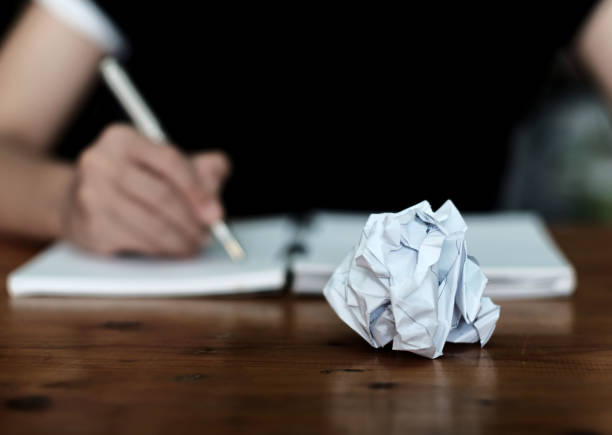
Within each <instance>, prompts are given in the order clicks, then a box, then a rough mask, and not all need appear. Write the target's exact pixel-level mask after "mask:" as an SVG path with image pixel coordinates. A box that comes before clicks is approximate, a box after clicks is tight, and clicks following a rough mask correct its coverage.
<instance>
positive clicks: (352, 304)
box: [324, 200, 500, 358]
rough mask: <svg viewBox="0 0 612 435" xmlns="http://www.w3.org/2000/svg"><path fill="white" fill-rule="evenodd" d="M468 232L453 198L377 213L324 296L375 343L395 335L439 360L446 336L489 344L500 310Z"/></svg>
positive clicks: (400, 344) (402, 345) (406, 346)
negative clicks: (438, 203) (471, 253)
mask: <svg viewBox="0 0 612 435" xmlns="http://www.w3.org/2000/svg"><path fill="white" fill-rule="evenodd" d="M466 231H467V225H466V224H465V221H464V220H463V218H462V217H461V214H460V213H459V211H458V210H457V208H456V207H455V205H454V204H453V203H452V202H451V201H450V200H449V201H446V202H445V203H444V205H442V207H440V208H439V209H438V210H437V211H436V212H435V213H434V212H433V211H432V209H431V206H430V205H429V203H428V202H427V201H423V202H421V203H419V204H417V205H415V206H413V207H410V208H407V209H406V210H403V211H401V212H399V213H382V214H372V215H370V217H369V219H368V221H367V223H366V225H365V227H364V229H363V232H362V234H361V239H360V240H359V243H358V244H357V245H356V246H355V247H354V248H353V249H352V250H351V251H350V252H349V253H348V255H347V256H346V258H345V259H344V260H343V262H342V263H341V264H340V265H339V266H338V268H337V269H336V271H335V272H334V274H333V275H332V277H331V278H330V280H329V281H328V283H327V284H326V286H325V289H324V294H325V297H326V298H327V301H328V302H329V303H330V305H331V306H332V308H333V309H334V310H335V312H336V313H337V314H338V316H340V318H341V319H342V320H343V321H344V322H345V323H347V324H348V325H349V326H350V327H351V328H353V329H354V330H355V331H356V332H357V333H358V334H359V335H361V336H362V337H363V338H364V339H365V340H366V341H367V342H368V343H370V344H371V345H372V346H373V347H382V346H384V345H386V344H387V343H389V342H390V341H391V340H393V349H395V350H407V351H410V352H414V353H416V354H418V355H422V356H424V357H427V358H437V357H439V356H440V355H442V349H443V348H444V344H445V343H446V342H447V341H449V342H452V343H475V342H477V341H480V345H481V346H484V345H485V344H486V343H487V341H489V338H491V335H492V334H493V330H494V329H495V324H496V323H497V319H498V318H499V313H500V310H499V306H497V305H495V304H494V303H493V302H492V301H491V299H490V298H488V297H483V296H482V294H483V291H484V289H485V286H486V285H487V278H486V277H485V275H484V274H483V272H482V270H481V269H480V266H479V265H478V262H477V261H476V259H475V258H473V257H470V256H469V255H468V251H467V246H466V241H465V233H466Z"/></svg>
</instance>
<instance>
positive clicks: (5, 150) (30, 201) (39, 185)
mask: <svg viewBox="0 0 612 435" xmlns="http://www.w3.org/2000/svg"><path fill="white" fill-rule="evenodd" d="M73 177H74V170H73V168H72V167H71V166H70V165H68V164H64V163H60V162H56V161H53V160H52V159H50V158H49V157H46V156H44V155H42V154H38V153H36V152H33V151H31V150H29V149H28V148H27V147H26V146H24V144H22V143H19V140H16V139H13V138H10V137H3V136H1V135H0V204H1V206H0V232H3V233H11V234H19V235H24V236H28V237H34V238H39V239H51V238H54V237H57V236H59V235H60V234H61V230H62V215H63V210H64V207H65V204H66V201H67V199H68V195H69V191H70V186H71V183H72V180H73Z"/></svg>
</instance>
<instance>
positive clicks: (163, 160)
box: [126, 137, 206, 215]
mask: <svg viewBox="0 0 612 435" xmlns="http://www.w3.org/2000/svg"><path fill="white" fill-rule="evenodd" d="M126 152H127V153H128V157H129V158H130V159H131V160H132V161H133V162H136V163H137V164H139V165H142V166H144V167H146V168H148V169H149V170H150V171H153V172H155V173H157V174H159V175H160V176H161V177H163V178H164V179H165V180H167V181H168V182H169V183H170V185H171V186H173V187H174V189H176V191H177V192H178V193H179V194H180V195H182V197H183V198H184V199H185V200H186V201H187V202H188V203H189V204H190V205H191V206H192V207H193V209H194V212H195V213H196V215H198V214H199V208H200V207H201V205H202V203H203V202H204V201H205V198H206V193H205V192H204V190H203V189H202V187H201V185H200V182H199V179H198V177H197V175H196V173H195V170H194V168H193V166H192V165H191V164H190V162H189V161H188V160H187V159H186V158H185V157H184V156H183V155H182V154H181V153H180V152H179V151H178V150H176V149H175V148H173V147H171V146H159V145H156V144H152V143H150V142H148V141H147V140H146V139H144V138H143V137H138V139H137V140H134V141H132V142H131V143H130V146H129V147H128V149H127V150H126Z"/></svg>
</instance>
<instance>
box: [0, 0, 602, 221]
mask: <svg viewBox="0 0 612 435" xmlns="http://www.w3.org/2000/svg"><path fill="white" fill-rule="evenodd" d="M158 3H159V4H158ZM562 3H564V2H538V3H537V5H536V6H534V5H533V4H532V3H529V4H528V3H524V4H521V5H517V4H515V3H514V2H507V3H503V4H499V3H498V2H490V3H483V4H479V5H476V4H471V5H465V4H461V5H458V4H454V5H449V4H439V3H435V4H433V3H432V5H431V6H424V5H411V6H410V7H409V8H405V9H389V8H388V7H385V6H381V7H374V6H371V5H369V6H367V7H357V6H346V7H343V8H337V9H333V8H330V7H329V6H322V7H314V6H302V5H292V6H290V7H287V6H275V7H274V8H268V9H266V8H262V7H261V6H257V7H253V6H250V7H245V6H240V7H238V6H235V5H228V6H227V7H223V8H220V7H218V6H210V5H204V4H203V3H202V2H174V3H172V2H147V3H146V10H145V9H143V7H142V3H141V2H108V1H106V2H105V1H100V2H99V5H100V6H102V8H103V9H105V10H106V12H107V13H108V14H109V15H110V16H111V17H112V18H113V19H114V20H115V22H116V23H117V24H118V26H119V27H120V28H121V29H122V30H123V31H124V33H125V35H126V36H127V37H128V39H129V40H130V43H131V51H130V54H129V56H128V57H126V58H125V62H126V65H127V68H128V69H129V71H130V72H131V74H132V76H133V78H134V80H135V81H136V83H137V84H138V86H139V87H140V88H141V90H142V92H143V94H144V95H145V96H146V98H147V100H148V101H149V102H150V104H151V106H152V107H153V109H154V111H155V112H156V113H157V115H158V117H159V118H160V120H161V121H162V124H163V125H164V127H165V129H166V130H167V131H168V133H169V134H170V136H171V137H172V138H173V140H174V141H175V142H176V143H177V144H178V145H179V146H180V147H182V148H184V149H185V150H187V151H195V150H200V149H222V150H224V151H225V152H227V153H228V154H229V156H230V157H231V159H232V161H233V163H234V175H233V177H232V179H231V181H230V182H229V184H228V186H227V189H226V192H225V202H226V206H227V209H228V214H229V215H234V216H235V215H253V214H261V213H274V212H286V211H287V212H301V211H308V210H310V209H313V208H331V209H354V210H365V211H398V210H401V209H403V208H405V207H408V206H410V205H412V204H414V203H416V202H418V201H421V200H423V199H427V200H429V201H430V202H431V203H432V206H434V207H438V206H439V205H440V204H441V203H442V202H443V201H444V200H446V199H448V198H450V199H452V200H453V201H454V202H455V203H456V205H457V206H458V207H459V209H460V210H464V211H475V210H490V209H493V208H495V207H496V204H497V198H498V191H499V185H500V181H501V179H502V177H503V174H504V171H505V162H506V161H507V156H508V152H509V150H508V138H509V135H510V133H511V131H512V128H513V127H514V126H515V125H516V124H517V122H519V121H520V120H521V119H522V118H523V117H525V116H526V114H528V113H529V111H530V109H531V108H532V107H534V105H535V104H536V103H537V100H538V95H539V92H540V89H541V88H542V85H543V83H544V81H545V80H546V77H547V74H548V71H549V69H550V64H551V60H552V59H553V57H554V56H555V54H556V53H557V52H558V51H559V49H560V48H562V47H565V46H567V45H568V43H569V41H570V40H571V36H572V35H573V34H574V32H575V30H576V29H577V28H578V26H579V24H580V22H581V21H582V19H583V17H584V16H585V14H586V13H587V12H588V10H589V8H590V7H591V6H592V2H567V3H568V4H562ZM23 4H24V2H23V1H14V0H3V1H2V2H1V6H0V8H1V14H0V16H1V17H2V21H3V22H2V26H3V28H6V25H7V24H8V23H9V22H10V21H11V20H12V19H13V17H14V16H15V13H16V11H17V10H18V9H19V7H20V5H23ZM196 6H197V7H196ZM116 120H125V115H124V114H123V112H122V111H121V109H120V108H119V106H118V105H117V103H116V102H115V101H114V99H113V98H112V96H111V95H110V94H109V92H108V91H107V90H106V89H105V88H104V87H103V86H98V87H97V88H96V89H95V90H94V91H93V94H92V95H91V98H90V99H89V101H88V103H87V104H86V106H85V107H83V108H82V109H81V111H80V113H79V115H78V118H77V119H75V121H74V123H73V124H72V125H71V126H70V127H69V129H68V130H67V131H66V134H65V137H63V138H62V140H61V141H60V143H59V145H58V147H57V149H56V150H55V151H56V153H57V154H58V156H61V157H62V158H68V159H72V158H74V157H75V156H77V155H78V153H79V152H80V150H82V149H83V148H84V147H86V146H87V145H88V144H89V143H91V141H92V140H94V139H95V137H96V135H97V134H98V133H99V132H100V131H101V129H102V128H103V127H104V126H105V125H107V124H108V123H109V122H112V121H116Z"/></svg>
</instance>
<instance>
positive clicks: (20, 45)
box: [0, 4, 103, 238]
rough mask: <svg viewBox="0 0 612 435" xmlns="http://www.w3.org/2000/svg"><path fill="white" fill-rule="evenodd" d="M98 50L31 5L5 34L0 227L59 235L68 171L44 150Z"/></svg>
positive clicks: (0, 83) (92, 71)
mask: <svg viewBox="0 0 612 435" xmlns="http://www.w3.org/2000/svg"><path fill="white" fill-rule="evenodd" d="M102 55H103V53H102V51H101V50H100V49H99V48H98V47H96V46H95V45H94V44H93V43H92V42H90V41H89V40H87V39H85V38H83V37H82V36H81V35H79V34H78V33H76V32H75V31H74V30H73V29H71V28H69V27H67V26H66V25H64V24H63V23H61V22H59V21H57V20H56V19H55V18H54V17H52V16H51V15H49V14H48V12H47V11H45V10H44V9H43V8H42V7H40V6H38V5H36V4H31V5H29V6H28V7H27V8H26V10H25V11H24V13H23V15H22V16H21V17H20V19H19V20H18V22H17V23H16V24H15V26H14V27H13V29H12V31H11V32H10V33H9V35H8V36H7V39H6V40H5V42H4V44H3V46H2V48H1V49H0V96H1V98H0V204H2V206H1V207H0V231H3V232H11V233H16V234H22V235H28V236H33V237H39V238H52V237H56V236H58V235H59V234H60V232H61V219H62V217H61V215H62V211H63V207H64V203H65V202H66V200H67V195H68V192H69V186H70V184H71V182H72V179H73V173H74V170H73V168H72V167H70V166H67V165H65V164H61V163H58V162H54V161H53V160H51V159H50V158H49V157H48V156H47V152H48V150H49V148H50V146H51V145H52V144H53V142H54V141H55V139H56V137H57V135H58V134H59V133H60V131H61V129H62V128H63V127H65V125H66V123H67V121H68V120H69V119H70V116H71V114H72V112H73V111H74V110H75V109H76V108H77V107H78V103H79V101H80V99H81V98H82V97H83V96H84V95H85V94H86V90H87V88H88V87H89V86H90V85H91V84H92V83H93V81H94V80H95V77H96V67H97V64H98V61H99V60H100V58H101V57H102Z"/></svg>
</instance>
